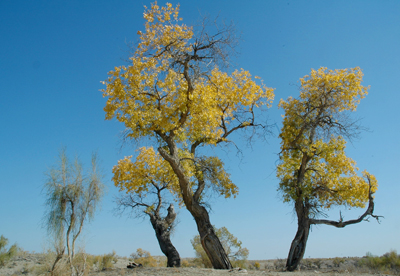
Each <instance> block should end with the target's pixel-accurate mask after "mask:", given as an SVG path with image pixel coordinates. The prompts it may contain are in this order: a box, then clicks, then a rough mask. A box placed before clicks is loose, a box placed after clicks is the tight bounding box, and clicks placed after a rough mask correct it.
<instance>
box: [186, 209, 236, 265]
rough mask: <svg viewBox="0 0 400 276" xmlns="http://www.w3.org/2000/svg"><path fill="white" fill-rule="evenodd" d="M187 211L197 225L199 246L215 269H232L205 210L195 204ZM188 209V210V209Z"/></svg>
mask: <svg viewBox="0 0 400 276" xmlns="http://www.w3.org/2000/svg"><path fill="white" fill-rule="evenodd" d="M193 205H194V206H193V207H194V208H191V209H192V210H189V211H190V212H191V213H192V215H193V217H194V219H195V221H196V224H197V229H198V231H199V234H200V240H201V244H202V246H203V248H204V251H205V252H206V253H207V256H208V258H209V259H210V262H211V264H212V266H213V268H215V269H232V264H231V262H230V260H229V258H228V255H227V254H226V252H225V249H224V248H223V246H222V244H221V242H220V240H219V238H218V236H217V235H216V234H215V231H214V228H213V226H212V224H211V222H210V218H209V216H208V212H207V210H206V209H205V208H204V207H203V206H201V205H199V204H197V203H194V204H193ZM188 209H189V208H188Z"/></svg>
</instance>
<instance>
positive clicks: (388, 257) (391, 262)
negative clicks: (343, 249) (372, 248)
mask: <svg viewBox="0 0 400 276" xmlns="http://www.w3.org/2000/svg"><path fill="white" fill-rule="evenodd" d="M359 265H361V266H367V267H368V268H370V269H373V270H378V271H394V272H400V255H398V254H397V252H396V251H395V250H392V251H390V252H388V253H385V254H383V255H382V256H380V257H378V256H374V255H372V254H371V253H370V252H368V253H367V254H366V256H365V257H364V258H363V259H361V260H360V261H359Z"/></svg>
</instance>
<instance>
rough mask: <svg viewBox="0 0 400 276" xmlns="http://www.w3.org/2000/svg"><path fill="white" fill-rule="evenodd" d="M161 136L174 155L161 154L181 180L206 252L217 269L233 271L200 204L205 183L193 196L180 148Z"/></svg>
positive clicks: (187, 205)
mask: <svg viewBox="0 0 400 276" xmlns="http://www.w3.org/2000/svg"><path fill="white" fill-rule="evenodd" d="M161 135H162V136H163V137H164V139H165V141H166V142H167V143H168V146H169V149H170V152H171V153H172V154H169V153H167V152H166V151H165V150H164V149H163V148H159V152H160V154H161V156H162V157H163V158H164V159H165V160H166V161H168V162H169V164H170V165H171V167H172V169H173V170H174V172H175V174H176V176H177V177H178V179H179V186H180V188H181V193H182V198H183V201H184V202H185V205H186V209H187V210H188V211H189V212H190V213H191V214H192V216H193V218H194V220H195V221H196V224H197V229H198V231H199V234H200V239H201V244H202V246H203V248H204V251H205V252H206V254H207V256H208V258H209V259H210V262H211V264H212V266H213V267H214V268H215V269H231V268H232V265H231V262H230V261H229V258H228V255H227V254H226V252H225V250H224V248H223V246H222V244H221V242H220V240H219V239H218V237H217V235H216V234H215V232H214V229H213V227H212V224H211V222H210V217H209V216H208V212H207V210H206V209H205V208H204V207H203V206H201V205H200V203H199V202H198V198H199V196H200V194H201V192H202V191H203V189H204V182H203V183H202V184H201V183H199V187H198V189H197V190H196V192H195V193H194V195H193V194H192V190H191V187H190V179H189V178H188V177H187V175H186V174H185V170H184V169H183V167H182V165H181V164H180V158H179V156H178V155H177V152H178V148H177V146H176V144H175V142H174V141H172V139H171V138H168V137H165V135H163V134H161Z"/></svg>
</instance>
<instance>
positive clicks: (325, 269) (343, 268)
mask: <svg viewBox="0 0 400 276" xmlns="http://www.w3.org/2000/svg"><path fill="white" fill-rule="evenodd" d="M46 262H48V260H46V258H45V257H44V255H42V254H27V253H26V254H23V255H20V256H18V257H15V258H13V259H12V260H10V261H9V262H8V263H7V264H6V265H5V266H4V267H1V268H0V276H16V275H27V276H30V275H32V276H33V275H48V273H47V271H46V269H45V267H46ZM250 262H251V261H250ZM258 262H259V263H260V264H261V269H260V270H250V269H239V268H236V269H233V270H216V269H208V268H183V267H182V268H166V267H141V268H135V269H128V268H126V265H127V260H126V259H123V258H120V259H118V261H117V263H115V264H114V268H112V269H109V270H104V271H92V272H90V273H89V275H90V276H94V275H98V276H119V275H121V276H130V275H132V276H134V275H135V276H136V275H137V276H142V275H143V276H150V275H160V276H169V275H171V276H172V275H180V276H190V275H197V276H206V275H212V276H220V275H221V276H223V275H269V276H280V275H282V276H283V275H285V276H289V275H290V276H305V275H332V276H333V275H348V276H361V275H363V276H371V275H376V274H370V273H362V272H358V271H355V269H354V265H353V264H352V263H351V260H350V259H349V260H348V261H345V262H343V263H341V264H340V266H339V267H333V266H332V264H331V261H330V260H324V261H322V262H321V265H320V267H319V268H313V267H312V266H311V267H308V268H307V269H306V270H304V269H303V270H301V271H296V272H277V271H275V270H276V267H274V265H276V260H263V261H258ZM253 263H254V261H253ZM380 275H385V274H380Z"/></svg>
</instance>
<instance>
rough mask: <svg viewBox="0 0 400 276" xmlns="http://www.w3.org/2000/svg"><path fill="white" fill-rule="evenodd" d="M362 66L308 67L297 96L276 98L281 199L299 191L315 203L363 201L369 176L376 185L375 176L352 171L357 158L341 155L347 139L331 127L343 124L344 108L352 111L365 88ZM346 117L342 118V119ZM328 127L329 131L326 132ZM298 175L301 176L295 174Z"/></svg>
mask: <svg viewBox="0 0 400 276" xmlns="http://www.w3.org/2000/svg"><path fill="white" fill-rule="evenodd" d="M362 76H363V74H362V72H361V69H360V68H358V67H356V68H353V69H343V70H334V71H333V70H327V69H326V68H320V69H318V70H312V71H311V74H310V75H309V76H305V77H304V78H301V79H300V82H301V91H300V98H299V99H294V98H292V97H289V98H288V100H287V101H284V100H281V101H280V103H279V106H280V107H281V108H283V109H284V111H285V115H284V120H283V127H282V130H281V134H280V138H281V156H280V158H281V163H280V165H278V168H277V176H278V178H279V179H280V180H281V181H280V187H279V189H280V190H281V191H282V192H283V197H284V200H285V201H291V200H296V199H297V198H298V197H302V198H305V199H308V200H317V202H318V205H320V206H323V207H324V208H330V207H331V206H332V205H346V206H349V207H364V205H365V203H366V202H368V192H369V182H368V181H371V186H372V192H375V191H376V190H377V186H378V185H377V181H376V179H375V177H374V176H373V175H371V174H369V173H367V172H366V171H364V172H363V173H362V176H359V175H358V174H357V171H358V168H357V167H356V162H355V161H354V160H352V159H351V158H349V157H347V156H346V153H345V148H346V141H345V140H344V138H343V136H341V135H334V133H335V131H334V130H333V129H335V128H336V129H339V131H338V132H340V130H341V129H343V128H345V127H348V125H346V123H348V121H343V120H348V119H347V117H345V116H341V113H343V112H346V111H355V110H356V108H357V105H358V103H359V102H360V99H362V98H364V97H365V95H366V94H367V89H368V87H365V86H362V85H361V81H362ZM343 118H345V119H343ZM328 133H331V134H330V135H327V134H328ZM300 175H301V177H300Z"/></svg>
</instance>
